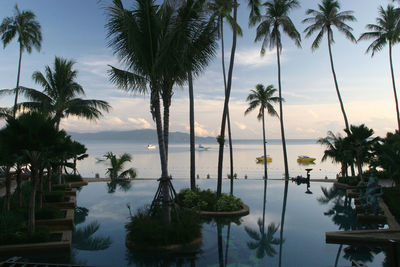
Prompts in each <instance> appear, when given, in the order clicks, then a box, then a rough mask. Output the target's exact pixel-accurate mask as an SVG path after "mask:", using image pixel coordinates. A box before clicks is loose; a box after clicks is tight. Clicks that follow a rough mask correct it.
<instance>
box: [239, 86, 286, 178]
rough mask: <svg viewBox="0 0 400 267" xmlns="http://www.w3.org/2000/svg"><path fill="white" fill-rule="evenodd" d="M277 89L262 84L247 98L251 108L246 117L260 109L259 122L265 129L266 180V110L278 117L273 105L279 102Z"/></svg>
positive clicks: (247, 110)
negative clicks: (260, 121)
mask: <svg viewBox="0 0 400 267" xmlns="http://www.w3.org/2000/svg"><path fill="white" fill-rule="evenodd" d="M276 91H277V90H276V89H275V88H274V86H273V85H268V86H267V87H264V85H262V84H257V85H256V89H255V90H254V89H253V90H251V91H250V94H249V95H248V96H247V99H246V100H247V102H249V107H248V108H247V109H246V111H245V112H244V114H245V115H247V114H249V112H251V111H253V110H254V109H256V108H257V107H260V109H259V111H258V115H257V119H258V120H262V127H263V146H264V177H265V178H264V179H268V173H267V148H266V146H267V145H266V137H265V116H264V115H265V109H267V112H268V114H269V115H271V116H278V113H277V112H276V110H275V108H274V106H273V105H272V103H277V102H279V100H280V99H279V97H276V96H273V95H274V94H275V93H276Z"/></svg>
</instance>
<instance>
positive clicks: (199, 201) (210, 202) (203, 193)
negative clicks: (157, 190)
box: [176, 188, 243, 211]
mask: <svg viewBox="0 0 400 267" xmlns="http://www.w3.org/2000/svg"><path fill="white" fill-rule="evenodd" d="M176 199H177V203H178V204H179V205H181V206H183V207H186V208H190V209H195V210H202V211H235V210H240V209H241V208H242V205H243V203H242V201H241V200H240V199H239V198H236V197H234V196H230V195H226V194H222V195H221V197H220V199H219V200H217V194H216V193H215V192H213V191H211V190H210V189H207V190H200V189H199V188H196V190H195V191H192V190H190V189H189V188H186V189H182V190H181V191H180V192H179V194H178V195H177V197H176Z"/></svg>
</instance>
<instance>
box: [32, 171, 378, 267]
mask: <svg viewBox="0 0 400 267" xmlns="http://www.w3.org/2000/svg"><path fill="white" fill-rule="evenodd" d="M197 182H198V184H199V186H200V187H201V188H204V189H206V188H215V186H216V180H215V179H210V180H205V179H203V180H201V179H200V180H197ZM173 184H174V186H175V188H176V189H177V190H179V189H181V188H184V187H188V186H189V184H188V181H184V180H173ZM264 185H265V183H264V181H263V180H235V192H234V193H235V195H237V196H238V197H240V198H241V199H242V200H243V201H244V202H245V203H246V204H248V205H249V206H250V214H249V215H247V216H244V217H242V218H241V219H236V220H235V221H229V220H227V221H225V222H223V223H217V222H215V221H211V222H204V224H203V230H202V231H203V244H202V246H201V247H200V249H199V250H197V251H195V252H193V253H186V254H181V255H169V256H166V255H159V254H154V253H153V254H152V255H146V254H142V253H133V252H131V251H129V250H128V249H127V248H126V246H125V236H126V231H125V228H124V226H125V224H126V223H127V222H128V218H129V210H128V209H127V207H126V204H127V203H129V204H130V205H131V206H132V210H133V211H135V210H136V209H137V208H140V207H143V206H144V205H147V204H150V202H151V201H152V198H153V196H154V193H155V191H156V188H157V182H156V181H154V180H149V181H146V180H141V181H139V180H137V181H133V182H131V183H130V185H129V186H125V187H121V186H118V185H117V186H116V188H114V189H113V188H110V187H109V186H108V185H107V183H105V182H98V183H90V184H89V185H88V186H85V187H83V189H82V190H81V191H80V192H79V194H78V197H77V205H78V206H80V207H85V208H87V209H88V210H89V212H88V214H87V216H86V217H85V216H83V219H82V218H80V220H79V222H78V221H76V228H77V229H84V228H85V227H87V226H88V225H90V224H92V223H96V222H97V223H98V224H99V228H98V230H97V231H96V232H95V233H94V234H92V235H91V236H86V237H85V238H86V239H85V240H86V241H84V242H83V241H82V240H77V239H75V240H73V247H75V248H74V249H73V251H72V253H71V255H68V256H66V257H63V258H56V259H53V260H52V261H63V262H69V263H75V264H88V265H95V266H182V265H183V266H220V264H221V263H222V264H223V265H224V264H226V265H229V266H351V263H350V260H362V261H363V262H365V263H367V265H368V266H370V267H371V266H382V262H383V261H384V259H385V254H384V253H383V252H382V251H381V250H380V249H379V248H370V247H366V246H348V245H343V246H341V245H336V244H326V243H325V232H327V231H337V230H348V229H361V228H362V227H361V226H360V225H357V223H356V217H355V216H356V215H355V212H354V209H353V207H352V206H351V205H346V201H345V199H344V197H343V195H342V193H341V192H334V191H330V192H329V189H330V187H331V184H329V183H312V184H311V188H310V189H311V191H312V192H313V194H305V191H306V186H305V185H304V184H303V185H300V186H297V185H296V184H293V183H291V182H289V184H288V187H287V194H286V196H287V202H286V206H283V199H284V195H285V194H284V191H285V190H284V189H285V182H283V181H268V183H267V190H266V191H265V192H266V196H265V202H264ZM321 187H326V189H327V190H328V193H329V195H330V197H329V198H326V197H324V194H323V192H322V190H321ZM223 190H224V191H225V192H228V191H229V183H228V181H227V180H225V181H224V184H223ZM264 204H265V213H264V214H265V216H263V207H264ZM263 218H264V221H263ZM262 225H264V226H265V227H264V233H265V237H266V238H264V239H260V238H259V237H260V234H261V233H262V232H263V230H262ZM88 238H89V239H88ZM107 238H109V239H110V240H111V243H110V244H108V245H109V246H108V245H106V246H105V247H103V248H102V250H95V249H96V246H97V249H98V248H99V247H100V245H99V244H102V242H103V241H104V240H105V239H107ZM281 240H282V242H281ZM87 241H90V242H87ZM82 242H83V243H85V242H86V247H85V249H92V250H82V249H80V247H82V244H81V243H82ZM87 243H89V245H88V244H87ZM96 244H97V245H96ZM34 260H38V259H34ZM44 261H50V259H49V258H46V259H44ZM164 264H165V265H164ZM230 264H232V265H230Z"/></svg>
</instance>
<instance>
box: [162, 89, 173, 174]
mask: <svg viewBox="0 0 400 267" xmlns="http://www.w3.org/2000/svg"><path fill="white" fill-rule="evenodd" d="M166 88H167V92H168V93H166V94H165V95H164V96H163V106H164V120H163V121H164V128H163V134H164V147H165V160H166V164H167V166H168V139H169V138H168V135H169V108H170V106H171V97H172V93H171V92H172V87H170V86H169V85H167V87H166Z"/></svg>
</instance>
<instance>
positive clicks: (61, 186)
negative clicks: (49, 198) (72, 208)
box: [53, 184, 69, 191]
mask: <svg viewBox="0 0 400 267" xmlns="http://www.w3.org/2000/svg"><path fill="white" fill-rule="evenodd" d="M68 188H69V187H68V186H67V185H66V184H57V185H53V190H54V191H65V190H67V189H68Z"/></svg>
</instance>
